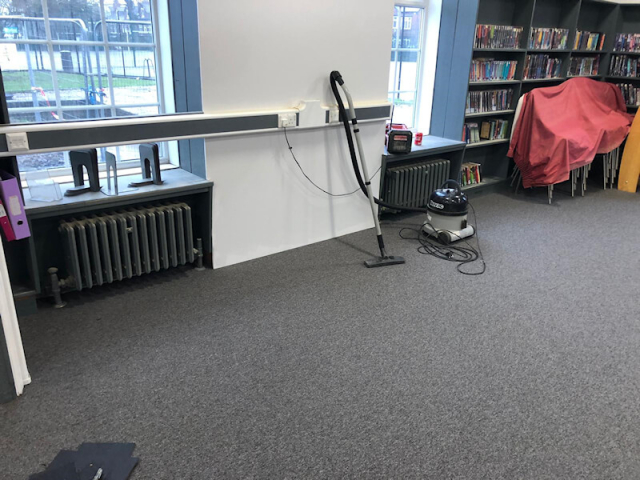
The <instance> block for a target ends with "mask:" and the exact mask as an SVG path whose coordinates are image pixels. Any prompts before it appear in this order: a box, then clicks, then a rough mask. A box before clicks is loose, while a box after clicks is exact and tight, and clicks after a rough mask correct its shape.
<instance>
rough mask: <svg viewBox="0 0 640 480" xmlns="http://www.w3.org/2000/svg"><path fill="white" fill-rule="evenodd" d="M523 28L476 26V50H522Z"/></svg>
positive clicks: (474, 44)
mask: <svg viewBox="0 0 640 480" xmlns="http://www.w3.org/2000/svg"><path fill="white" fill-rule="evenodd" d="M522 32H523V28H522V27H507V26H503V25H476V38H475V40H474V43H473V46H474V48H520V39H521V38H522Z"/></svg>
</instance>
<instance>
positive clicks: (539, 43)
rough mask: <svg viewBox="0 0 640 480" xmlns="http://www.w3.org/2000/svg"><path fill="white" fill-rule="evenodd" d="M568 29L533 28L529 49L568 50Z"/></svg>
mask: <svg viewBox="0 0 640 480" xmlns="http://www.w3.org/2000/svg"><path fill="white" fill-rule="evenodd" d="M568 39H569V30H568V29H567V28H532V29H531V36H530V37H529V48H530V49H532V50H564V49H566V48H567V41H568Z"/></svg>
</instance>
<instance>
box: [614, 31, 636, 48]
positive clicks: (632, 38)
mask: <svg viewBox="0 0 640 480" xmlns="http://www.w3.org/2000/svg"><path fill="white" fill-rule="evenodd" d="M613 51H614V52H640V33H618V34H616V42H615V45H614V47H613Z"/></svg>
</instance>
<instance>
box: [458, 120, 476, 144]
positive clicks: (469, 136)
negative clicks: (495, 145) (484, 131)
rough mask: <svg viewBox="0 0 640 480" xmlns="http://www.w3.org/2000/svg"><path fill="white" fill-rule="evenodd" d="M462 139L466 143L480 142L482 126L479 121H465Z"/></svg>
mask: <svg viewBox="0 0 640 480" xmlns="http://www.w3.org/2000/svg"><path fill="white" fill-rule="evenodd" d="M462 141H463V142H466V143H478V142H479V141H480V127H479V126H478V124H477V123H473V122H471V123H465V124H464V127H462Z"/></svg>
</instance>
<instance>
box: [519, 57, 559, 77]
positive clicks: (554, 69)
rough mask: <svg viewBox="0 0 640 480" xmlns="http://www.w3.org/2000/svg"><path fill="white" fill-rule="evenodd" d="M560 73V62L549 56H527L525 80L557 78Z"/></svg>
mask: <svg viewBox="0 0 640 480" xmlns="http://www.w3.org/2000/svg"><path fill="white" fill-rule="evenodd" d="M561 73H562V60H561V59H560V58H554V57H550V56H549V55H542V54H539V55H527V61H526V63H525V64H524V78H525V79H541V78H557V77H559V76H560V74H561Z"/></svg>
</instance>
